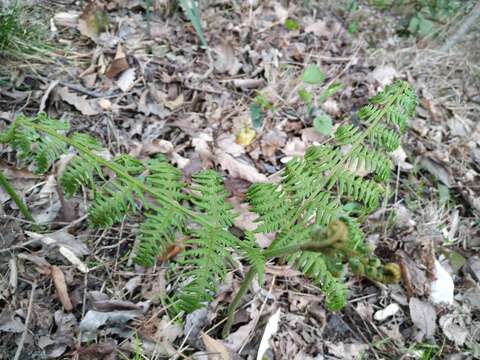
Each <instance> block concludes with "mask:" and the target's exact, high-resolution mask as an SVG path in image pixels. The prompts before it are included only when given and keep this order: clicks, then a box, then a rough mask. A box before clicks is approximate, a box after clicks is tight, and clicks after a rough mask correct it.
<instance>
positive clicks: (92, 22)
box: [77, 1, 108, 41]
mask: <svg viewBox="0 0 480 360" xmlns="http://www.w3.org/2000/svg"><path fill="white" fill-rule="evenodd" d="M107 28H108V17H107V14H105V12H104V11H103V7H101V6H100V5H99V4H98V3H97V2H96V1H91V2H89V3H88V4H87V6H85V8H84V9H83V11H82V14H81V15H80V17H79V18H78V25H77V29H78V30H79V31H80V33H81V34H82V35H85V36H88V37H89V38H90V39H92V40H94V41H95V40H97V39H98V36H99V34H100V33H101V32H103V31H105V30H107Z"/></svg>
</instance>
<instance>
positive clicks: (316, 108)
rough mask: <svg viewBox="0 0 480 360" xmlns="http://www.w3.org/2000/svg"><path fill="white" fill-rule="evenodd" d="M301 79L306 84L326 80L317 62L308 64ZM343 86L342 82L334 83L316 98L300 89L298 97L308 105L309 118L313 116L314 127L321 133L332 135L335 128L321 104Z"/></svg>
mask: <svg viewBox="0 0 480 360" xmlns="http://www.w3.org/2000/svg"><path fill="white" fill-rule="evenodd" d="M301 79H302V80H303V82H304V83H305V85H306V86H309V85H320V84H321V83H322V82H323V81H324V80H325V75H324V74H323V72H322V71H321V70H320V69H319V68H318V66H317V65H315V64H310V65H308V66H307V68H306V69H305V71H304V72H303V74H302V76H301ZM341 88H342V84H340V83H332V84H330V85H329V86H327V87H326V88H325V89H323V90H322V92H321V93H320V95H319V96H318V97H317V98H316V99H315V95H314V94H313V93H312V92H311V91H309V90H307V88H306V87H302V88H301V89H300V90H298V97H299V98H300V100H302V102H303V103H304V104H305V105H306V107H307V113H306V117H307V118H313V127H314V128H315V129H316V130H317V131H318V132H319V133H321V134H323V135H325V136H330V135H331V133H332V130H333V124H332V119H331V118H330V116H328V115H327V114H326V113H325V112H323V111H322V110H321V109H320V105H321V104H322V103H324V102H325V101H326V100H327V99H328V98H329V97H330V96H332V95H334V94H335V93H336V92H338V91H339V90H340V89H341Z"/></svg>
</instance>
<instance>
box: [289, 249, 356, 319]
mask: <svg viewBox="0 0 480 360" xmlns="http://www.w3.org/2000/svg"><path fill="white" fill-rule="evenodd" d="M290 262H291V263H292V264H293V265H294V266H295V267H296V268H297V269H299V270H300V271H301V272H302V273H304V274H305V275H307V276H308V277H309V278H310V279H312V280H313V281H314V282H316V283H317V284H319V285H320V288H321V290H322V292H323V294H324V295H325V303H326V304H325V305H326V306H327V307H328V309H330V310H332V311H336V310H339V309H341V308H342V307H344V306H345V304H346V302H347V289H346V288H345V285H343V284H342V283H341V282H340V279H338V278H335V277H334V276H332V274H331V273H330V271H329V269H328V267H327V265H326V263H325V260H324V258H323V256H322V255H320V254H317V253H311V252H307V251H305V252H301V253H299V254H298V255H295V256H293V257H292V259H291V261H290Z"/></svg>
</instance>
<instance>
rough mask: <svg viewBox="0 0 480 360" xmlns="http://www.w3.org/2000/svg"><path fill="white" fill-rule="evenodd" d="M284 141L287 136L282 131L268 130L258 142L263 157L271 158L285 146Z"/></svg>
mask: <svg viewBox="0 0 480 360" xmlns="http://www.w3.org/2000/svg"><path fill="white" fill-rule="evenodd" d="M286 141H287V134H285V133H284V132H283V131H280V130H277V129H273V130H269V131H268V132H267V133H266V134H265V135H263V136H262V139H261V140H260V145H261V148H262V153H263V155H264V156H265V157H267V158H271V157H273V156H274V155H275V152H276V151H277V150H279V149H280V148H282V147H283V146H285V143H286Z"/></svg>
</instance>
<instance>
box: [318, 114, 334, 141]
mask: <svg viewBox="0 0 480 360" xmlns="http://www.w3.org/2000/svg"><path fill="white" fill-rule="evenodd" d="M313 127H314V128H315V130H317V131H318V132H319V133H320V134H322V135H325V136H330V135H331V134H332V131H333V125H332V118H331V117H330V116H328V115H327V114H323V115H320V116H317V117H316V118H315V119H314V120H313Z"/></svg>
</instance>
